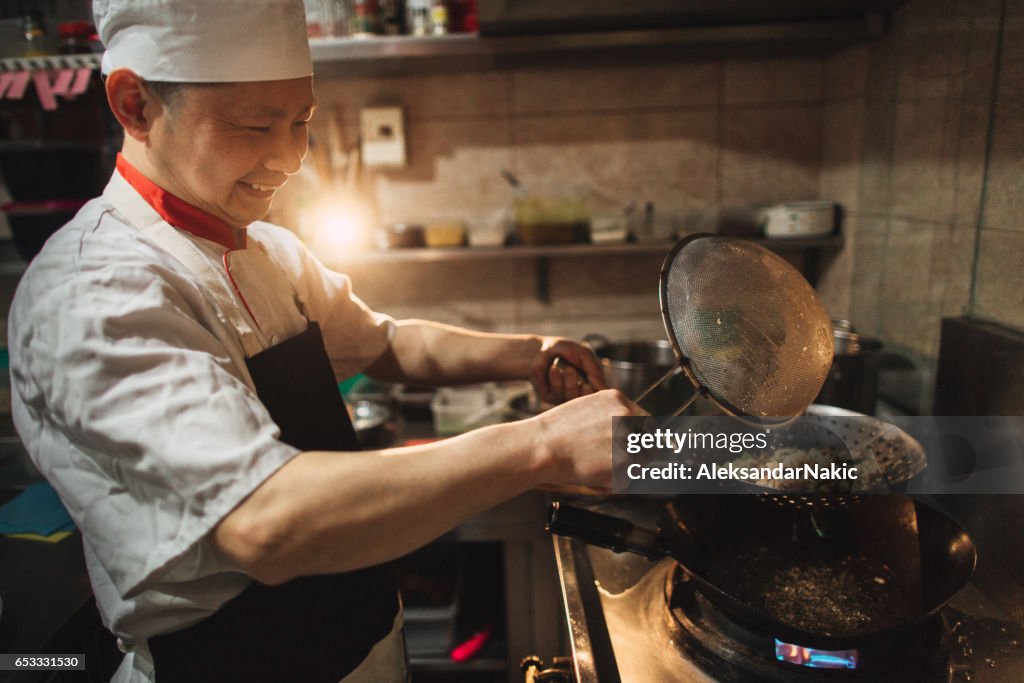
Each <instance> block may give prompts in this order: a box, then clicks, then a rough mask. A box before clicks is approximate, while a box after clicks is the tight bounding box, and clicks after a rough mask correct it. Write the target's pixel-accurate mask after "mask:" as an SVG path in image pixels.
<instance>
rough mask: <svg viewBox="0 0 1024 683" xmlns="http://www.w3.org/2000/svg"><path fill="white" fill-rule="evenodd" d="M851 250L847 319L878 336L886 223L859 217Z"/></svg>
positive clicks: (886, 236) (886, 221) (857, 326)
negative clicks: (848, 317)
mask: <svg viewBox="0 0 1024 683" xmlns="http://www.w3.org/2000/svg"><path fill="white" fill-rule="evenodd" d="M856 220H857V227H856V231H857V236H856V239H855V241H854V243H853V245H852V249H853V285H852V287H851V291H850V320H851V321H852V322H853V324H854V326H856V328H857V329H858V330H860V331H861V332H863V333H864V334H868V335H872V336H877V335H878V334H879V329H880V320H881V313H882V294H883V291H882V273H883V271H884V270H885V259H886V241H887V238H888V230H889V225H888V220H887V219H885V218H877V217H874V216H863V215H862V216H858V217H856Z"/></svg>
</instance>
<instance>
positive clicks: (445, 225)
mask: <svg viewBox="0 0 1024 683" xmlns="http://www.w3.org/2000/svg"><path fill="white" fill-rule="evenodd" d="M425 237H426V241H427V246H428V247H461V246H464V245H465V244H466V226H464V225H463V224H462V223H461V222H459V221H439V222H437V223H428V224H427V227H426V230H425Z"/></svg>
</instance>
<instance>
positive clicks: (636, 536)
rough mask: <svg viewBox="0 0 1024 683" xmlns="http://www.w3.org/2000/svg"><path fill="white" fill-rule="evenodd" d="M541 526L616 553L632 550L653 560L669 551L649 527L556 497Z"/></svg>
mask: <svg viewBox="0 0 1024 683" xmlns="http://www.w3.org/2000/svg"><path fill="white" fill-rule="evenodd" d="M544 528H545V529H546V530H547V531H549V532H551V533H553V534H558V535H559V536H568V537H570V538H575V539H578V540H581V541H585V542H586V543H589V544H591V545H596V546H600V547H602V548H608V549H609V550H612V551H614V552H617V553H621V552H631V553H636V554H638V555H643V556H645V557H648V558H650V559H652V560H656V559H661V558H662V557H665V556H667V555H668V554H669V553H668V551H667V550H665V548H664V547H662V544H661V542H660V538H659V536H658V534H657V533H656V532H654V531H651V530H650V529H644V528H642V527H638V526H636V525H634V524H633V523H632V522H630V521H629V520H625V519H622V518H620V517H612V516H611V515H604V514H601V513H599V512H591V511H590V510H584V509H583V508H578V507H573V506H572V505H564V504H563V503H562V502H561V501H557V500H556V501H555V502H553V503H551V507H550V508H549V510H548V523H547V525H545V527H544Z"/></svg>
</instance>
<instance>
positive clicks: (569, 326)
mask: <svg viewBox="0 0 1024 683" xmlns="http://www.w3.org/2000/svg"><path fill="white" fill-rule="evenodd" d="M519 331H522V332H529V333H531V334H545V335H558V336H562V337H569V338H570V339H583V338H584V337H586V336H587V335H588V334H603V335H604V336H606V337H608V338H609V339H611V340H612V341H658V340H662V339H665V328H664V327H663V326H662V324H661V321H660V320H658V321H654V320H651V319H650V318H646V319H635V318H616V317H614V316H607V315H601V316H598V317H594V318H572V319H554V318H541V319H527V320H524V321H523V324H522V327H521V328H520V329H519ZM630 398H636V397H635V396H631V397H630Z"/></svg>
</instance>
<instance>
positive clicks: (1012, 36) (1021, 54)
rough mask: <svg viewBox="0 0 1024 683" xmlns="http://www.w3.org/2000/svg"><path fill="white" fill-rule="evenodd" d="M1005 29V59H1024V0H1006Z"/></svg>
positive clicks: (1010, 60) (1013, 60)
mask: <svg viewBox="0 0 1024 683" xmlns="http://www.w3.org/2000/svg"><path fill="white" fill-rule="evenodd" d="M1003 31H1004V33H1003V60H1004V61H1006V62H1017V61H1022V60H1024V0H1006V23H1005V25H1004V27H1003Z"/></svg>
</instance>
